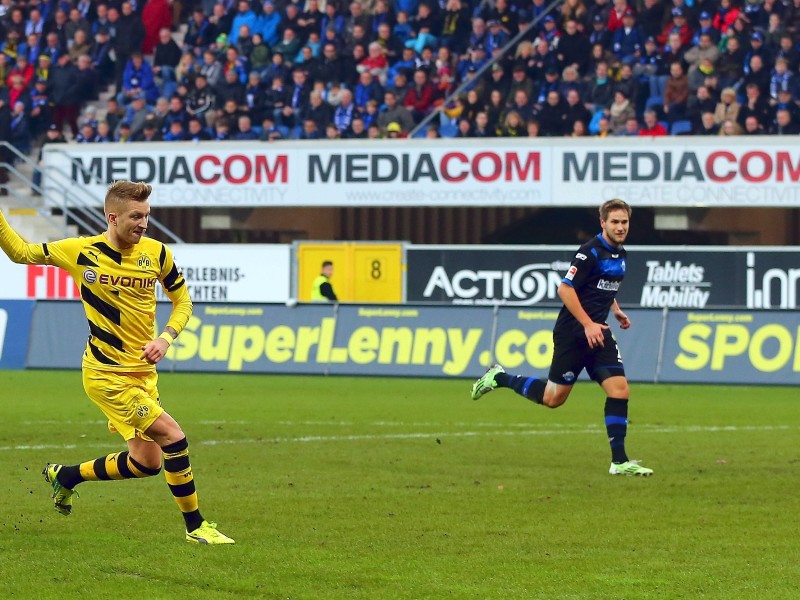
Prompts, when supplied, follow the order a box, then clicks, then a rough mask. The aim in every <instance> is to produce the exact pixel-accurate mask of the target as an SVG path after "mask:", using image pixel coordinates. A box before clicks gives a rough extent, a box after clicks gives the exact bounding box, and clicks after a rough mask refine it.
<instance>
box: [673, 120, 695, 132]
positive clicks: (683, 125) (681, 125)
mask: <svg viewBox="0 0 800 600" xmlns="http://www.w3.org/2000/svg"><path fill="white" fill-rule="evenodd" d="M669 132H670V135H689V134H691V133H692V122H691V121H686V120H683V121H675V122H674V123H673V124H672V127H671V128H670V130H669Z"/></svg>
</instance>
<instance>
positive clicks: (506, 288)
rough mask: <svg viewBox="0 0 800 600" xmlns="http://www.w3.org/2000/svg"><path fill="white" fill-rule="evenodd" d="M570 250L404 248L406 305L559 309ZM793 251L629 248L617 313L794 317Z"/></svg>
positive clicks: (799, 295)
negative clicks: (735, 312)
mask: <svg viewBox="0 0 800 600" xmlns="http://www.w3.org/2000/svg"><path fill="white" fill-rule="evenodd" d="M576 250H577V245H576V246H569V247H568V246H557V247H556V246H550V247H546V248H545V247H542V246H518V247H509V246H477V247H476V246H408V248H407V250H406V263H407V276H406V298H407V300H408V301H409V302H426V303H437V304H458V305H493V304H498V305H503V306H529V307H530V306H539V307H548V306H560V305H561V302H560V300H559V298H558V293H557V290H558V286H559V285H560V283H561V280H562V278H563V277H564V274H565V273H566V270H567V268H568V267H569V263H570V261H571V260H572V258H573V257H574V256H575V252H576ZM796 255H797V253H796V250H795V249H793V248H782V249H777V248H773V249H766V250H756V251H744V250H741V249H735V248H730V247H713V248H710V247H685V248H681V249H675V248H670V247H659V248H656V247H652V246H650V247H636V246H631V247H629V248H628V260H627V261H626V272H625V281H624V282H623V284H622V287H621V288H620V292H619V296H618V300H619V303H620V304H621V305H622V306H623V307H626V308H627V307H638V308H673V309H674V308H686V309H696V310H708V309H716V308H754V309H783V310H785V309H790V310H794V309H797V308H798V307H799V306H798V300H800V268H797V260H796Z"/></svg>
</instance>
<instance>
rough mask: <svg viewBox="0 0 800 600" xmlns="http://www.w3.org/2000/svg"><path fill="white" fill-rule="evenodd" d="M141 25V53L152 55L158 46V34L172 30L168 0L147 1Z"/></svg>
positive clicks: (170, 9)
mask: <svg viewBox="0 0 800 600" xmlns="http://www.w3.org/2000/svg"><path fill="white" fill-rule="evenodd" d="M142 24H143V25H144V31H145V34H144V41H143V42H142V52H143V53H144V54H152V52H153V50H154V49H155V47H156V44H158V32H159V31H160V30H161V29H163V28H165V27H166V28H167V29H171V28H172V8H171V7H170V4H169V2H168V0H149V2H148V3H147V4H146V5H145V7H144V10H143V11H142Z"/></svg>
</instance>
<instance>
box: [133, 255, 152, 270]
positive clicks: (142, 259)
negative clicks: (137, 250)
mask: <svg viewBox="0 0 800 600" xmlns="http://www.w3.org/2000/svg"><path fill="white" fill-rule="evenodd" d="M136 264H138V265H139V268H140V269H141V270H142V271H146V270H147V269H149V268H150V265H152V264H153V262H152V261H151V260H150V257H149V256H147V254H145V253H144V252H142V254H141V256H139V260H138V261H137V263H136Z"/></svg>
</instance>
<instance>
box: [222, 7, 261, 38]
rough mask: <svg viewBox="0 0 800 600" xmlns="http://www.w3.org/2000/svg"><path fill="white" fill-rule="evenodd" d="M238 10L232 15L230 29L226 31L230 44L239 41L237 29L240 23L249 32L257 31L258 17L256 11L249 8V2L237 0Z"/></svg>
mask: <svg viewBox="0 0 800 600" xmlns="http://www.w3.org/2000/svg"><path fill="white" fill-rule="evenodd" d="M238 6H239V12H237V13H236V16H235V17H233V23H232V24H231V30H230V32H229V33H228V40H229V41H230V43H231V44H236V43H237V42H238V41H239V31H240V29H241V27H242V25H247V27H248V28H249V29H250V31H251V32H253V31H257V29H256V22H257V20H258V17H257V16H256V13H255V12H254V11H253V9H252V8H250V3H249V2H248V1H247V0H239V5H238Z"/></svg>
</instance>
